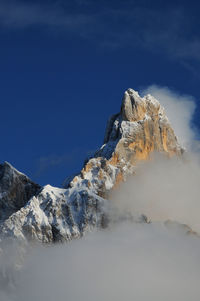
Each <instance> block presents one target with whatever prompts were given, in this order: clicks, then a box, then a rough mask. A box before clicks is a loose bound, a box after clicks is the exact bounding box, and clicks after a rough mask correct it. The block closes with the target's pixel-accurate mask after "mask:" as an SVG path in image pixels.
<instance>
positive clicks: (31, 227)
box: [0, 89, 183, 243]
mask: <svg viewBox="0 0 200 301" xmlns="http://www.w3.org/2000/svg"><path fill="white" fill-rule="evenodd" d="M154 151H157V152H161V153H163V154H165V155H166V156H168V157H171V156H174V155H177V156H180V155H181V154H182V152H183V149H182V148H181V147H180V145H179V143H178V141H177V138H176V136H175V134H174V131H173V129H172V127H171V125H170V123H169V120H168V118H167V117H166V115H165V112H164V109H163V108H162V107H161V106H160V103H159V102H158V101H157V100H156V99H155V98H154V97H152V96H151V95H147V96H145V97H143V98H142V97H140V96H139V94H138V93H137V92H136V91H134V90H132V89H128V90H127V91H126V92H125V94H124V97H123V101H122V106H121V110H120V112H119V113H118V114H115V115H113V116H112V117H111V118H110V119H109V121H108V125H107V129H106V133H105V138H104V144H103V146H102V147H101V148H100V149H99V150H97V151H96V153H95V154H94V156H93V157H92V158H90V159H89V160H88V161H87V162H86V163H85V165H84V167H83V169H82V171H81V172H80V174H78V175H77V176H75V177H74V178H73V179H72V181H69V182H68V184H67V187H65V188H64V189H59V188H55V187H52V186H49V185H47V186H45V187H44V188H43V190H41V192H40V193H38V194H37V195H35V196H33V197H32V198H31V199H30V200H29V201H28V203H26V201H27V198H28V196H31V193H33V194H35V192H36V191H37V189H38V188H39V187H36V186H33V187H32V190H30V191H29V193H30V194H29V195H27V193H25V188H24V189H22V190H21V189H20V193H21V195H22V196H25V195H26V196H27V197H22V198H21V197H20V196H19V195H17V197H16V198H13V197H12V195H11V197H10V203H11V204H13V206H15V208H14V209H13V211H16V208H20V207H21V209H20V210H18V211H17V212H15V213H13V214H12V215H11V216H10V217H9V218H8V219H7V220H6V221H5V222H4V223H3V224H2V225H1V229H0V231H1V235H2V237H15V238H17V239H21V240H22V241H26V240H30V239H31V240H37V241H40V242H45V243H50V242H56V241H67V240H70V239H72V238H75V237H80V236H82V235H83V234H84V233H85V232H87V231H90V230H91V229H93V228H94V227H97V226H99V227H106V226H107V223H108V219H109V218H108V210H107V207H108V206H109V201H108V199H109V191H110V190H111V189H114V188H115V187H116V186H117V185H119V183H121V182H122V181H124V180H125V179H126V177H127V176H128V175H130V174H133V173H134V172H135V168H136V165H137V162H138V161H140V160H147V159H148V158H149V156H150V155H151V153H153V152H154ZM12 185H13V184H12V183H11V186H12ZM24 187H25V186H24ZM28 187H30V184H29V186H28ZM34 187H35V190H34ZM14 191H15V190H14ZM4 203H5V202H4ZM24 205H25V206H24ZM105 208H106V210H105ZM141 220H143V221H145V220H146V219H144V218H142V219H141Z"/></svg>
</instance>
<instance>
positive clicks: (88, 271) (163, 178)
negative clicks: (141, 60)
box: [0, 86, 200, 301]
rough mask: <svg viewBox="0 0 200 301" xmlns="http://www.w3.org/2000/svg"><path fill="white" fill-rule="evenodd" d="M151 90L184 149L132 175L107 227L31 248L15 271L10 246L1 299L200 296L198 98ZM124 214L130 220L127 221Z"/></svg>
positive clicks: (2, 267) (114, 198)
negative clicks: (195, 122)
mask: <svg viewBox="0 0 200 301" xmlns="http://www.w3.org/2000/svg"><path fill="white" fill-rule="evenodd" d="M146 91H148V93H149V92H150V91H151V93H152V94H153V95H154V96H155V97H157V98H158V99H159V100H160V102H161V104H162V105H163V106H164V107H165V110H166V113H167V116H168V117H169V120H170V122H171V123H172V126H173V128H174V130H175V133H176V134H177V136H178V140H179V142H180V144H181V145H184V146H185V147H187V148H186V151H185V153H184V155H183V156H182V157H178V158H177V157H173V158H170V159H169V158H168V157H166V156H164V155H161V154H153V155H152V156H151V157H150V158H149V160H148V161H146V162H140V163H139V164H138V165H137V167H136V172H135V174H134V175H133V176H130V177H129V178H128V179H127V181H126V182H125V183H122V184H121V185H120V186H119V187H118V188H117V189H115V190H113V191H112V193H111V194H110V204H111V206H110V207H109V209H108V214H109V216H110V220H111V222H110V224H109V226H108V228H107V229H104V230H96V231H94V232H92V233H88V234H87V235H85V236H84V237H83V238H81V239H78V240H73V241H71V242H70V243H67V244H62V245H54V246H49V247H46V246H45V247H44V246H35V247H32V246H30V247H29V248H28V250H27V254H26V256H25V259H24V261H23V265H22V266H21V268H20V269H18V270H13V269H12V266H13V262H15V260H16V259H15V257H16V249H17V248H15V246H14V247H13V246H10V245H9V246H7V247H6V250H7V252H6V256H4V257H3V256H0V272H1V274H3V273H4V272H5V271H6V273H8V276H9V277H8V278H9V280H10V283H11V285H7V284H8V283H6V284H5V283H4V282H0V300H2V301H35V300H38V301H55V300H59V301H64V300H65V301H66V300H69V301H79V300H80V301H84V300H87V301H94V300H96V301H100V300H101V301H102V300H104V301H112V300H113V301H118V300H119V301H121V300H125V301H129V300H130V301H133V300H136V301H146V300H148V301H160V300H162V301H172V300H177V301H178V300H181V301H188V300H190V301H199V299H200V286H199V279H200V218H199V216H200V200H199V195H200V185H199V179H200V159H199V158H200V157H199V152H198V149H195V150H194V149H193V147H192V146H193V141H194V139H196V131H195V130H194V128H193V127H192V125H191V124H192V118H193V113H194V109H195V100H194V99H193V98H192V97H190V96H181V95H179V94H177V93H175V92H173V91H171V90H169V89H168V88H162V87H157V86H151V87H149V88H147V89H146ZM141 215H146V216H147V220H146V221H144V220H141V219H140V218H139V217H140V216H141ZM121 216H123V217H124V216H129V217H130V216H132V217H133V218H131V219H127V220H123V221H122V219H120V217H121ZM116 221H117V222H116ZM166 221H167V222H166ZM184 225H187V226H184ZM188 226H189V227H190V228H191V229H190V228H189V227H188Z"/></svg>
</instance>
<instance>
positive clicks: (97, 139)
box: [0, 0, 200, 185]
mask: <svg viewBox="0 0 200 301" xmlns="http://www.w3.org/2000/svg"><path fill="white" fill-rule="evenodd" d="M199 11H200V4H198V1H142V0H141V1H131V0H127V1H117V0H115V1H108V0H107V1H104V0H102V1H92V0H85V1H84V0H69V1H68V0H65V1H64V0H63V1H62V0H60V1H42V0H40V1H28V0H26V1H25V0H16V1H10V0H5V1H3V0H0V41H1V47H0V54H1V55H0V100H1V118H0V130H1V150H0V158H1V161H5V160H6V161H9V162H10V163H11V164H13V165H14V166H15V167H16V168H17V169H19V170H21V171H22V172H24V173H26V174H27V175H28V176H30V177H31V178H32V179H33V180H35V181H36V182H39V183H40V184H47V183H50V184H52V185H60V184H61V183H62V181H63V180H64V179H65V177H67V176H69V175H71V174H72V173H74V172H77V171H79V170H80V169H81V167H82V163H83V161H84V158H85V157H86V156H87V155H88V154H90V153H91V152H92V151H93V150H95V149H96V148H97V147H99V146H100V145H101V144H102V140H103V136H104V130H105V126H106V121H107V119H108V117H109V116H110V115H111V114H113V113H116V112H117V111H119V108H120V104H121V98H122V95H123V92H124V90H125V89H127V88H129V87H131V88H133V89H135V90H141V89H142V88H145V87H147V86H149V85H151V84H157V85H159V86H167V87H169V88H170V89H173V90H175V91H177V92H179V93H181V94H189V95H192V96H194V97H195V99H196V102H197V112H196V115H195V120H194V122H195V124H196V126H200V121H199V107H200V106H199V103H198V101H199V99H200V88H199V87H200V18H199Z"/></svg>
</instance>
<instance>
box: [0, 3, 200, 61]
mask: <svg viewBox="0 0 200 301" xmlns="http://www.w3.org/2000/svg"><path fill="white" fill-rule="evenodd" d="M194 9H195V8H194ZM169 20H170V21H169ZM197 23H198V19H197V18H195V17H194V12H191V10H189V9H187V7H185V9H184V6H178V5H175V4H174V3H171V2H169V3H168V4H167V5H165V8H164V9H163V7H159V6H158V5H155V3H152V5H151V6H148V5H146V4H145V5H144V3H143V2H142V1H140V2H138V1H128V2H127V3H121V5H120V6H119V5H117V3H116V4H114V3H113V2H112V3H109V2H105V3H104V2H102V3H101V4H100V3H97V2H92V1H89V0H87V1H82V0H76V1H68V2H67V3H66V2H64V1H59V2H58V1H55V2H50V3H49V4H44V3H40V4H39V3H38V2H36V3H34V2H26V1H22V0H19V1H15V0H6V1H4V0H1V1H0V24H1V26H2V27H4V28H7V29H16V28H29V27H31V26H35V27H38V28H41V27H42V28H47V29H51V30H58V29H59V30H60V31H63V32H64V33H66V32H68V33H72V34H75V35H77V36H79V37H82V38H84V39H87V40H90V41H92V42H93V43H95V44H97V45H98V47H99V46H101V47H103V48H107V49H118V48H125V47H131V48H133V49H134V48H136V49H145V50H147V51H151V52H154V53H161V54H162V55H163V54H164V55H167V56H169V57H170V58H173V59H176V60H179V61H180V62H181V61H183V62H184V61H187V65H188V64H190V62H189V60H190V59H193V60H195V61H199V60H200V39H199V35H198V34H196V33H195V30H194V28H197V27H198V24H197ZM183 32H184V34H183ZM183 65H184V64H183Z"/></svg>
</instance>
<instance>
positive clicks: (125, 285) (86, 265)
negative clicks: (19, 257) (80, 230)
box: [0, 223, 200, 301]
mask: <svg viewBox="0 0 200 301" xmlns="http://www.w3.org/2000/svg"><path fill="white" fill-rule="evenodd" d="M199 248H200V240H199V239H197V238H195V237H190V236H185V235H184V234H183V233H178V230H177V231H176V229H174V230H173V231H169V230H168V229H167V228H165V227H164V226H163V225H162V224H160V225H159V224H158V225H157V224H150V225H149V224H146V225H145V224H131V223H124V224H120V225H118V226H117V227H114V228H112V230H109V231H104V232H103V231H102V232H97V233H94V234H93V235H92V234H91V235H88V236H87V237H85V238H83V239H81V240H78V241H73V242H71V243H70V244H68V245H61V246H54V247H52V248H42V249H40V248H38V249H35V250H34V251H33V253H32V254H31V256H29V257H28V258H27V260H26V263H25V265H24V267H23V270H21V272H18V274H17V283H18V286H17V289H15V290H14V291H12V290H10V293H7V294H6V298H4V297H3V299H1V300H3V301H27V300H29V301H35V300H38V301H54V300H59V301H64V300H70V301H79V300H87V301H93V300H97V301H102V300H110V301H112V300H113V301H118V300H119V301H121V300H126V301H129V300H130V301H131V300H137V301H144V300H149V301H158V300H164V301H171V300H181V301H188V300H191V301H198V300H199V296H200V287H199V277H200V269H199V261H200V253H199ZM0 296H1V295H0ZM4 296H5V293H4Z"/></svg>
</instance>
